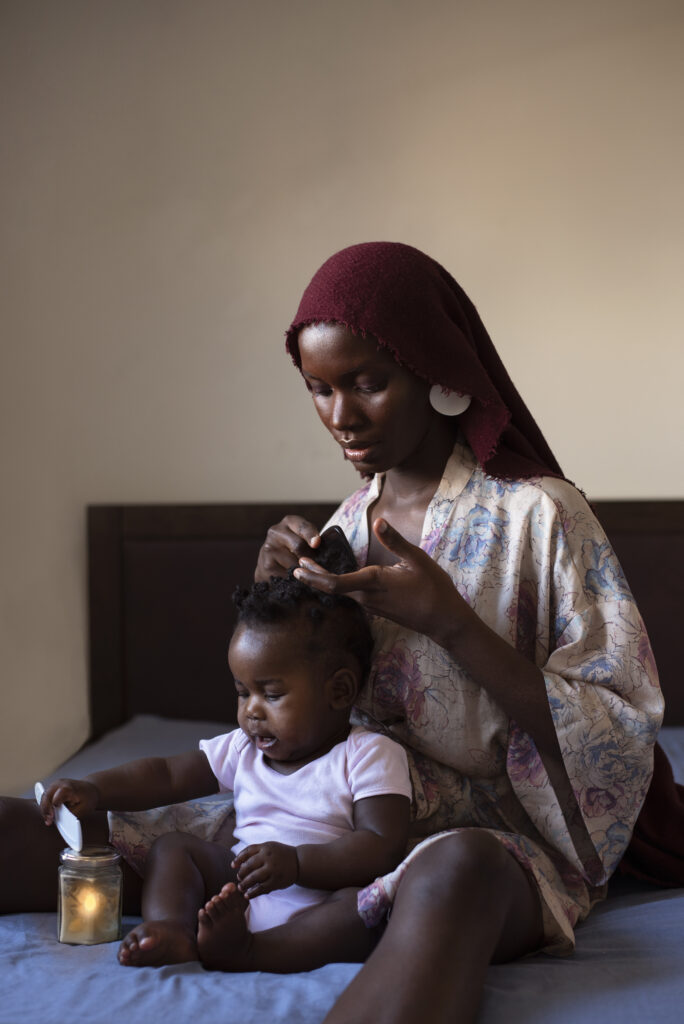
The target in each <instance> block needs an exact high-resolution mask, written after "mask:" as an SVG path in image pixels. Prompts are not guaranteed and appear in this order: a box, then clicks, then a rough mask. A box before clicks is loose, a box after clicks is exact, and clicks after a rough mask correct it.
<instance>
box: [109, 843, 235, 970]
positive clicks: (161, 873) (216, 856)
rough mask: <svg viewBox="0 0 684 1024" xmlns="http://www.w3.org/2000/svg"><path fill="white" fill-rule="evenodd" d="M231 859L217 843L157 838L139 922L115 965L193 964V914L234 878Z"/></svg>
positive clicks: (148, 871) (125, 942)
mask: <svg viewBox="0 0 684 1024" xmlns="http://www.w3.org/2000/svg"><path fill="white" fill-rule="evenodd" d="M231 859H232V855H231V852H230V850H228V849H226V848H225V847H224V846H223V845H222V844H219V843H210V842H207V841H206V840H204V839H198V838H197V836H191V835H188V834H186V833H184V832H169V833H168V834H166V835H162V836H160V837H159V839H157V840H156V842H155V843H154V844H153V846H152V848H151V850H150V852H149V855H148V858H147V862H146V865H145V881H144V883H143V895H142V912H143V919H144V920H143V922H142V924H139V925H136V927H135V928H133V929H132V930H131V931H130V932H129V933H128V935H127V936H126V937H125V939H124V940H123V942H122V943H121V946H120V947H119V962H120V963H122V964H124V965H125V966H127V967H128V966H133V967H142V966H153V967H158V966H161V965H162V964H174V963H184V962H185V961H187V960H197V912H198V910H199V908H200V907H201V906H202V905H203V904H204V902H205V901H206V899H207V897H208V895H209V893H212V892H216V891H217V890H218V889H220V888H221V886H223V884H224V883H225V882H226V881H227V880H228V879H232V878H233V877H234V873H233V871H232V869H231V867H230V862H231Z"/></svg>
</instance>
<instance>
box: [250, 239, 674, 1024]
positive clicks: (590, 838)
mask: <svg viewBox="0 0 684 1024" xmlns="http://www.w3.org/2000/svg"><path fill="white" fill-rule="evenodd" d="M287 345H288V349H289V352H290V354H291V356H292V358H293V360H294V362H295V363H296V365H297V366H298V368H299V370H300V372H301V374H302V376H303V379H304V382H305V384H306V387H307V388H308V390H309V392H310V394H311V396H312V399H313V402H314V405H315V407H316V410H317V412H318V414H319V416H320V418H321V420H322V422H323V424H324V426H325V427H326V428H327V429H328V430H329V431H330V433H331V434H332V436H333V438H334V439H335V440H336V441H337V443H338V444H339V445H340V446H341V448H342V450H343V453H344V457H345V458H346V459H347V460H348V461H350V462H352V463H353V464H354V466H355V468H356V469H357V470H358V471H359V473H360V474H361V475H362V476H363V477H364V478H366V479H368V480H369V482H367V483H366V484H365V486H363V487H362V488H361V489H360V490H359V491H357V492H356V493H355V494H354V495H352V496H351V497H350V498H349V499H347V501H346V502H344V503H343V504H342V506H341V507H340V509H339V510H338V512H337V513H336V515H335V517H334V521H335V522H337V523H339V524H340V525H341V526H342V527H343V529H344V530H345V532H346V533H347V536H348V537H349V539H350V541H351V544H352V547H353V548H354V550H355V553H356V555H357V559H358V562H359V565H360V566H361V567H362V568H360V569H359V570H358V571H357V572H354V573H350V574H348V575H346V576H341V577H338V576H333V575H330V574H328V573H326V572H325V571H323V570H322V569H321V568H320V567H319V566H317V564H316V563H315V562H314V561H313V560H312V558H311V556H312V554H313V553H314V551H315V548H316V547H317V545H318V543H319V535H318V532H317V529H316V527H315V526H313V525H312V524H310V523H307V522H305V521H303V520H302V519H301V518H298V517H295V516H290V517H287V518H286V519H285V520H283V521H282V522H281V523H279V524H278V525H277V526H274V527H273V528H272V529H271V530H270V531H269V534H268V537H267V539H266V542H265V544H264V546H263V548H262V551H261V554H260V558H259V564H258V569H257V574H256V575H257V579H265V578H268V577H269V576H271V575H273V574H276V575H278V574H280V575H282V574H284V573H286V572H288V571H289V570H290V569H294V571H295V575H296V576H298V577H299V578H300V579H302V580H304V581H306V582H308V583H311V584H312V585H314V586H316V587H318V588H320V589H323V590H328V591H330V592H337V593H342V592H345V593H350V594H352V595H353V596H354V597H355V598H356V599H357V600H358V601H359V602H360V603H361V604H362V605H363V606H364V607H365V608H366V609H367V610H368V611H369V612H370V613H371V614H372V615H373V616H375V617H376V618H375V619H374V623H373V627H374V632H375V641H376V644H375V655H374V670H373V673H372V676H371V681H370V685H369V686H368V687H367V689H366V691H365V696H364V697H363V699H362V701H361V703H360V705H359V707H358V719H359V721H361V722H363V723H364V724H366V725H368V726H370V727H371V728H375V729H379V730H382V731H386V732H387V733H388V734H389V735H391V736H392V737H394V738H395V739H398V740H400V741H401V742H402V743H403V744H404V745H405V747H406V749H407V751H408V754H409V762H410V767H411V772H412V779H413V786H414V821H413V845H414V849H413V851H412V852H411V854H410V855H409V857H408V858H407V860H406V861H404V863H403V864H402V865H401V866H400V868H399V869H398V870H397V871H396V872H394V873H393V874H392V875H390V876H387V877H385V878H384V879H379V880H378V881H377V882H376V883H375V884H374V885H373V886H370V887H369V888H368V889H366V890H363V891H362V892H361V893H360V894H359V896H358V902H357V905H358V910H359V913H360V915H361V917H362V919H363V920H364V922H365V923H366V924H368V925H369V926H372V925H379V924H381V923H382V922H384V921H387V924H386V927H385V930H384V934H383V935H382V938H381V940H380V941H379V943H378V944H377V946H376V948H375V949H374V951H373V952H372V954H371V955H370V957H369V958H368V960H367V961H366V963H365V966H364V967H363V968H362V969H361V971H360V972H359V974H358V975H357V976H356V978H355V980H354V981H353V983H352V984H351V986H350V987H349V989H348V990H347V991H346V992H345V993H344V994H343V996H342V997H341V999H340V1000H339V1001H338V1003H337V1004H336V1006H335V1007H334V1008H333V1010H332V1011H331V1013H330V1015H329V1018H327V1019H328V1020H329V1021H330V1022H340V1021H355V1022H357V1024H358V1022H359V1021H365V1020H368V1021H374V1022H375V1021H388V1022H389V1021H391V1022H393V1024H396V1022H399V1021H413V1020H414V1019H418V1018H419V1017H420V1019H421V1020H425V1021H431V1020H435V1021H444V1020H450V1019H456V1018H458V1019H459V1020H461V1021H463V1020H471V1019H473V1017H474V1015H475V1014H476V1012H477V1006H478V1003H479V1000H480V996H481V991H482V985H483V982H484V975H485V971H486V968H487V965H488V964H489V963H490V962H491V961H501V960H508V959H511V958H515V957H519V956H523V955H525V954H528V953H532V952H535V951H538V950H542V949H543V950H546V951H549V952H556V953H567V952H569V951H570V950H571V949H572V947H573V942H574V938H573V928H574V925H575V924H576V923H577V921H579V920H581V919H582V918H583V917H585V916H586V915H587V913H588V912H589V910H590V908H591V906H592V904H593V903H594V902H595V901H596V900H597V899H599V898H600V897H601V896H602V895H603V893H604V891H605V884H606V882H607V880H608V878H609V877H610V875H611V873H612V872H613V871H614V869H615V867H616V865H617V864H618V862H619V860H620V858H621V856H622V854H623V853H624V850H625V848H626V845H627V843H628V841H629V838H630V834H631V831H632V828H633V826H634V822H635V820H636V817H637V815H638V813H639V809H640V807H641V805H642V802H643V799H644V796H645V794H646V791H647V789H648V785H649V781H650V778H651V772H652V763H653V745H654V742H655V738H656V735H657V731H658V728H659V725H660V722H661V718H662V698H661V694H660V690H659V687H658V681H657V675H656V671H655V666H654V663H653V658H652V654H651V651H650V647H649V644H648V640H647V637H646V634H645V632H644V628H643V623H642V621H641V619H640V617H639V614H638V612H637V609H636V607H635V605H634V601H633V599H632V596H631V594H630V592H629V588H628V586H627V584H626V582H625V579H624V577H623V575H622V572H621V570H620V566H619V564H618V562H617V560H616V558H615V556H614V554H613V553H612V551H611V549H610V547H609V545H608V543H607V541H606V538H605V535H604V534H603V532H602V530H601V528H600V526H599V524H598V523H597V521H596V519H595V518H594V516H593V514H592V512H591V510H590V509H589V507H588V505H587V503H586V502H585V500H584V499H583V497H582V495H581V494H580V493H579V492H578V491H577V490H575V488H574V487H573V486H572V485H571V484H570V483H568V482H567V481H566V480H565V479H564V478H563V475H562V472H561V470H560V467H559V466H558V463H557V462H556V460H555V458H554V457H553V455H552V453H551V451H550V450H549V448H548V446H547V444H546V442H545V441H544V438H543V436H542V434H541V432H540V431H539V428H538V427H537V425H536V424H535V422H534V420H533V419H532V417H531V415H530V413H529V411H528V410H527V408H526V406H525V405H524V403H523V402H522V400H521V398H520V396H519V395H518V393H517V392H516V390H515V388H514V387H513V385H512V383H511V381H510V379H509V377H508V375H507V373H506V371H505V369H504V367H503V365H502V364H501V361H500V360H499V358H498V356H497V354H496V352H495V350H494V347H493V345H492V343H491V340H490V339H489V337H488V335H487V332H486V331H485V328H484V326H483V324H482V322H481V321H480V319H479V316H478V314H477V312H476V310H475V308H474V307H473V305H472V304H471V303H470V301H469V300H468V298H467V296H466V295H465V294H464V293H463V291H462V290H461V289H460V287H459V286H458V285H457V284H456V282H455V281H454V280H453V279H452V278H451V277H450V276H449V274H448V273H447V272H446V271H445V270H444V269H443V268H442V267H440V266H439V265H438V264H437V263H435V262H434V261H433V260H431V259H430V258H428V257H427V256H425V255H424V254H422V253H420V252H418V251H417V250H415V249H413V248H411V247H409V246H405V245H399V244H396V243H371V244H366V245H359V246H352V247H351V248H349V249H345V250H343V251H342V252H340V253H338V254H336V255H335V256H333V257H332V258H331V259H330V260H328V261H327V262H326V263H325V264H324V265H323V267H322V268H321V269H320V270H319V271H318V273H317V274H316V275H315V276H314V278H313V280H312V282H311V284H310V285H309V287H308V288H307V290H306V292H305V294H304V297H303V298H302V302H301V304H300V307H299V310H298V312H297V315H296V317H295V319H294V321H293V323H292V325H291V327H290V329H289V331H288V332H287ZM343 905H344V899H341V900H340V906H343ZM390 910H391V914H389V911H390ZM339 913H340V921H341V920H342V911H341V910H340V911H339ZM388 914H389V917H388ZM356 934H358V933H356ZM354 935H355V933H354V932H353V929H352V927H351V925H350V927H349V931H348V933H347V935H346V945H345V944H344V943H342V942H341V943H340V948H339V949H338V950H337V955H338V957H339V958H342V956H344V957H345V958H348V957H349V956H352V955H353V947H354V945H355V944H356V945H357V948H358V954H359V956H363V955H364V949H363V940H362V939H361V938H360V937H359V938H355V937H354ZM330 944H331V948H330V949H328V955H330V956H334V955H335V953H336V950H335V947H334V942H333V940H332V939H331V940H330Z"/></svg>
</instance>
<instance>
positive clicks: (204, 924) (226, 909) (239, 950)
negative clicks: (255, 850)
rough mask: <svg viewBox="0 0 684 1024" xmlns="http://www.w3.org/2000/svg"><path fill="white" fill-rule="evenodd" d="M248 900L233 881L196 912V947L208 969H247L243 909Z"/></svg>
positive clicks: (247, 938) (247, 942)
mask: <svg viewBox="0 0 684 1024" xmlns="http://www.w3.org/2000/svg"><path fill="white" fill-rule="evenodd" d="M246 910H247V900H246V899H245V897H244V896H243V895H242V893H241V892H238V890H237V888H236V887H235V885H233V883H232V882H228V883H227V884H226V885H224V886H223V888H222V889H221V891H220V892H219V893H217V894H216V896H212V898H211V899H210V900H209V901H208V902H207V903H205V904H204V907H203V908H202V909H201V910H200V912H199V914H198V915H197V919H198V930H197V949H198V952H199V958H200V961H201V962H202V964H203V965H204V966H205V967H206V968H208V969H209V970H210V971H240V970H243V971H244V970H249V969H250V963H249V953H250V949H251V944H252V943H251V939H252V936H251V933H250V932H249V929H248V928H247V921H246V919H245V912H246Z"/></svg>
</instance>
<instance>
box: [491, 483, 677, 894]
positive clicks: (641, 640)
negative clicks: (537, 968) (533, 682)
mask: <svg viewBox="0 0 684 1024" xmlns="http://www.w3.org/2000/svg"><path fill="white" fill-rule="evenodd" d="M561 483H562V482H561ZM559 486H561V485H559ZM562 486H565V487H568V490H567V491H566V492H561V494H562V497H556V499H555V500H553V499H552V498H551V497H549V498H548V500H547V501H546V502H545V503H543V505H542V506H540V507H539V508H538V509H537V510H536V512H535V516H534V517H533V518H532V521H531V527H530V532H529V536H528V542H527V550H528V551H529V553H530V557H528V569H527V577H528V579H529V576H530V569H529V566H530V565H531V566H533V568H534V570H535V571H536V590H537V594H538V609H537V614H538V617H537V631H536V632H537V646H536V655H535V657H536V660H537V664H539V667H540V668H541V669H542V671H543V673H544V679H545V683H546V692H547V696H548V701H549V707H550V711H551V716H552V719H553V723H554V726H555V729H556V735H557V737H558V742H559V745H560V750H561V753H562V757H563V764H564V767H565V771H566V773H567V778H568V780H569V782H570V788H567V787H566V788H565V791H563V786H562V785H559V782H558V779H557V778H554V782H555V788H554V784H553V783H552V781H551V779H550V778H549V774H548V773H547V770H546V767H545V766H544V764H543V762H542V759H541V757H540V755H539V752H538V751H537V749H536V747H535V744H534V742H533V740H532V739H531V737H530V736H528V735H527V734H526V733H525V732H524V731H523V730H522V729H520V728H519V727H518V726H517V725H516V723H515V722H512V723H511V725H510V731H509V742H508V753H507V771H508V775H509V778H510V780H511V783H512V785H513V788H514V790H515V792H516V795H517V797H518V799H519V800H520V802H521V803H522V804H523V806H524V808H525V810H526V811H527V813H528V815H529V816H530V818H531V819H532V821H533V823H534V825H535V827H536V828H537V829H538V831H539V832H540V833H541V834H542V835H543V837H544V838H545V839H546V840H547V841H548V842H550V843H551V844H552V845H553V846H554V847H555V848H556V849H558V850H559V851H560V852H561V853H562V854H563V855H564V856H565V857H566V858H567V860H568V861H570V863H571V864H572V865H573V866H574V867H576V868H577V869H578V870H579V871H580V872H581V873H582V875H583V877H584V878H585V879H586V880H587V882H589V883H590V884H591V885H600V884H602V883H603V882H605V881H606V880H607V879H608V878H609V877H610V875H611V874H612V872H613V871H614V869H615V868H616V866H617V864H618V862H619V860H620V858H621V857H622V854H623V853H624V851H625V849H626V847H627V844H628V843H629V840H630V837H631V834H632V830H633V828H634V824H635V821H636V818H637V815H638V813H639V810H640V808H641V805H642V803H643V800H644V798H645V795H646V791H647V789H648V785H649V782H650V779H651V774H652V770H653V746H654V744H655V740H656V737H657V733H658V730H659V728H660V724H661V721H662V715H663V700H662V695H661V692H660V687H659V684H658V676H657V671H656V666H655V662H654V659H653V654H652V651H651V646H650V643H649V640H648V636H647V634H646V630H645V627H644V623H643V621H642V619H641V616H640V614H639V611H638V609H637V607H636V604H635V602H634V598H633V597H632V594H631V592H630V590H629V586H628V584H627V581H626V579H625V577H624V574H623V572H622V569H621V567H620V564H619V562H618V560H617V557H616V556H615V553H614V552H613V550H612V548H611V546H610V544H609V542H608V540H607V538H606V536H605V534H604V533H603V530H602V529H601V527H600V525H599V523H598V522H597V520H596V518H595V517H594V515H593V513H592V512H591V510H590V509H589V507H588V506H587V505H586V504H585V503H584V501H583V499H582V498H581V496H580V495H579V494H577V495H576V498H573V497H572V495H571V494H570V489H569V486H568V485H562ZM568 506H569V507H568ZM528 589H529V588H528ZM561 774H562V773H561ZM573 797H574V799H573Z"/></svg>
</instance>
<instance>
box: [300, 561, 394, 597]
mask: <svg viewBox="0 0 684 1024" xmlns="http://www.w3.org/2000/svg"><path fill="white" fill-rule="evenodd" d="M294 575H295V577H296V578H297V579H298V580H301V581H302V583H308V584H309V586H310V587H314V588H315V589H316V590H323V591H324V592H325V593H326V594H353V593H355V592H362V591H364V590H375V589H376V588H377V586H378V566H376V565H369V566H366V567H365V568H363V569H357V570H356V571H355V572H345V573H341V574H340V575H339V576H338V575H336V574H335V573H333V572H328V571H327V569H323V568H322V566H320V565H319V564H318V562H314V561H313V559H311V558H300V559H299V566H298V568H296V569H295V571H294Z"/></svg>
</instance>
